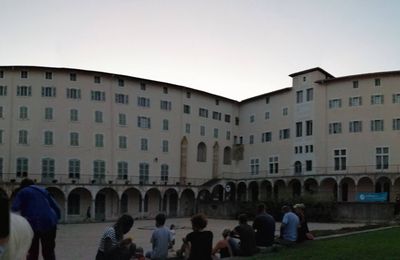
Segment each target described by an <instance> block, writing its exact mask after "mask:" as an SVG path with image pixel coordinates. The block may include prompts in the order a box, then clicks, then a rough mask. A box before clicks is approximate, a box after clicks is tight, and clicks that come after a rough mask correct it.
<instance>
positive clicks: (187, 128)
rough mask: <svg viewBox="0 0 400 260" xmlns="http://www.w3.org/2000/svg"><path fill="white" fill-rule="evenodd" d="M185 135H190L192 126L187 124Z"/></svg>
mask: <svg viewBox="0 0 400 260" xmlns="http://www.w3.org/2000/svg"><path fill="white" fill-rule="evenodd" d="M185 133H187V134H190V124H185Z"/></svg>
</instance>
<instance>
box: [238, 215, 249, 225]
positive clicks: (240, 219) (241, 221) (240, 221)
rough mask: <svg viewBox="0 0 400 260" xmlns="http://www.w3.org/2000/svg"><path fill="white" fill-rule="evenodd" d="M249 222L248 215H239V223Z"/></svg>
mask: <svg viewBox="0 0 400 260" xmlns="http://www.w3.org/2000/svg"><path fill="white" fill-rule="evenodd" d="M246 222H247V215H246V214H240V215H239V223H240V224H244V223H246Z"/></svg>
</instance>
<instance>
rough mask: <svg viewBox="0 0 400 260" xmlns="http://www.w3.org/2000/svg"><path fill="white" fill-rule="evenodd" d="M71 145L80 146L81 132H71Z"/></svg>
mask: <svg viewBox="0 0 400 260" xmlns="http://www.w3.org/2000/svg"><path fill="white" fill-rule="evenodd" d="M69 145H70V146H79V133H76V132H72V133H69Z"/></svg>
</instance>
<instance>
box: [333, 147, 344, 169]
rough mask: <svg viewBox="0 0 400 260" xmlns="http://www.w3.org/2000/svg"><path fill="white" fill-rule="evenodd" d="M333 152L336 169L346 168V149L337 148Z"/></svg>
mask: <svg viewBox="0 0 400 260" xmlns="http://www.w3.org/2000/svg"><path fill="white" fill-rule="evenodd" d="M333 154H334V156H333V159H334V169H335V171H344V170H346V167H347V166H346V149H335V150H334V151H333Z"/></svg>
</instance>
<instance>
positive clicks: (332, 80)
mask: <svg viewBox="0 0 400 260" xmlns="http://www.w3.org/2000/svg"><path fill="white" fill-rule="evenodd" d="M389 75H400V70H392V71H381V72H370V73H363V74H354V75H348V76H343V77H337V78H332V79H322V80H317V81H316V83H319V84H326V83H331V82H337V81H343V80H349V79H355V78H370V77H376V76H389Z"/></svg>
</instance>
